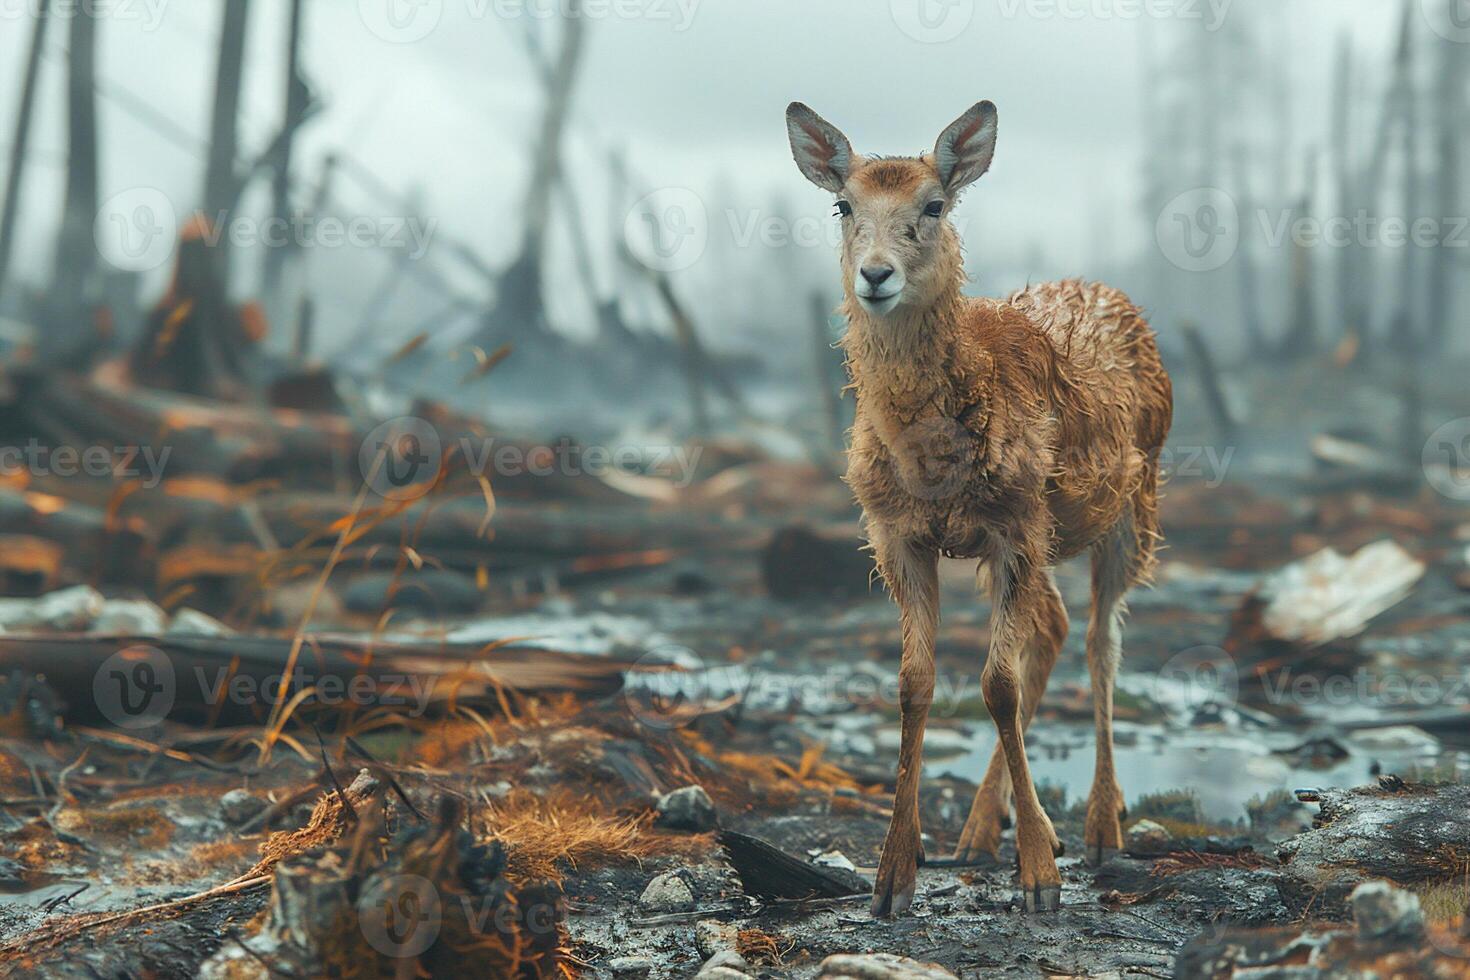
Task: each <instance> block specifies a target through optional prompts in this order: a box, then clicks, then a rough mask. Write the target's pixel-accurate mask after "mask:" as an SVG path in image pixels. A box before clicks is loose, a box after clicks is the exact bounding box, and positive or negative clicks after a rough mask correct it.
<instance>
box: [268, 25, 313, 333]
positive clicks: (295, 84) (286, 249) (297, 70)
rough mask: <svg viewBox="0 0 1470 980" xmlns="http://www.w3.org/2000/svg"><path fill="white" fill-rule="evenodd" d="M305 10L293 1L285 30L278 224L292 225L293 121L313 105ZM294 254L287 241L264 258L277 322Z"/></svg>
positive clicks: (274, 185) (274, 190)
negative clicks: (306, 67)
mask: <svg viewBox="0 0 1470 980" xmlns="http://www.w3.org/2000/svg"><path fill="white" fill-rule="evenodd" d="M303 6H304V2H303V0H291V13H290V19H289V22H288V25H287V29H286V105H285V110H284V119H285V120H286V121H287V123H288V125H287V126H286V127H284V128H283V133H284V138H283V140H282V141H281V145H280V149H279V152H278V154H277V156H276V159H275V160H274V161H273V165H274V167H275V176H274V178H273V179H272V182H271V194H272V206H271V213H272V214H273V215H274V217H275V218H276V220H277V221H289V220H290V217H291V163H292V157H293V155H294V150H295V142H296V140H295V134H296V129H297V127H296V126H293V125H289V124H290V122H291V121H292V120H302V119H305V118H306V115H307V111H308V107H309V106H310V104H311V91H310V90H309V89H308V88H307V86H306V81H305V80H304V79H303V78H302V77H301V30H302V7H303ZM293 251H294V247H293V243H292V240H291V239H290V238H289V237H288V239H287V244H285V245H282V246H280V247H277V248H271V249H268V250H267V251H266V254H265V269H264V271H263V273H262V277H261V284H262V290H261V291H262V293H263V294H264V296H265V298H266V300H267V301H268V302H269V303H271V304H272V308H273V311H274V312H275V313H276V314H277V315H278V318H279V315H280V314H282V313H284V311H285V309H286V305H285V302H284V297H279V298H278V292H279V290H280V288H281V277H282V275H283V273H284V272H285V269H286V261H287V259H288V258H289V257H290V254H289V253H291V252H293Z"/></svg>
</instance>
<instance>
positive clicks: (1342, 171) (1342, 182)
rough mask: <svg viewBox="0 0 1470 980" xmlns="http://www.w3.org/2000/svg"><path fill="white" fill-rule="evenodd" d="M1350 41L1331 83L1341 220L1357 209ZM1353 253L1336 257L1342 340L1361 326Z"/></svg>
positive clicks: (1344, 250)
mask: <svg viewBox="0 0 1470 980" xmlns="http://www.w3.org/2000/svg"><path fill="white" fill-rule="evenodd" d="M1352 81H1353V48H1352V41H1351V40H1350V39H1349V37H1348V35H1347V34H1346V33H1345V32H1344V33H1343V34H1342V35H1341V36H1340V37H1339V38H1338V42H1337V64H1336V67H1335V68H1334V70H1333V82H1332V92H1333V94H1332V167H1333V173H1334V179H1335V180H1336V182H1337V202H1338V211H1339V213H1340V214H1341V215H1342V216H1343V217H1345V218H1346V217H1348V216H1350V215H1351V214H1352V210H1353V208H1354V207H1355V206H1356V205H1357V200H1358V191H1357V187H1356V180H1357V174H1356V171H1355V169H1354V164H1353V153H1352V122H1351V120H1352ZM1356 266H1357V252H1356V251H1355V249H1354V248H1353V243H1352V242H1346V243H1344V244H1343V245H1342V247H1341V248H1340V249H1339V250H1338V254H1337V304H1336V308H1335V310H1334V311H1333V312H1334V314H1335V315H1336V317H1337V324H1336V329H1337V331H1338V332H1339V333H1341V334H1342V335H1343V336H1348V335H1361V334H1362V331H1363V325H1362V323H1361V321H1360V320H1359V319H1358V317H1359V316H1360V313H1361V311H1360V310H1359V309H1357V308H1356V304H1355V303H1354V301H1353V296H1354V295H1355V293H1356V290H1357V288H1358V285H1357V278H1358V271H1357V268H1356Z"/></svg>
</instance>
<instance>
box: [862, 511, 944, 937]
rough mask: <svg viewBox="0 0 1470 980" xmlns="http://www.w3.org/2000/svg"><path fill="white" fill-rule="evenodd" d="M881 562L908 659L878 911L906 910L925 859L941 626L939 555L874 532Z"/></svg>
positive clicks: (903, 668) (902, 673)
mask: <svg viewBox="0 0 1470 980" xmlns="http://www.w3.org/2000/svg"><path fill="white" fill-rule="evenodd" d="M873 546H874V551H875V552H876V554H877V559H878V568H879V570H880V571H881V572H882V573H883V578H884V580H885V581H886V582H887V583H888V588H889V590H890V591H891V592H892V593H893V596H894V598H895V599H897V600H898V608H899V616H900V620H901V625H902V632H903V660H902V662H901V664H900V665H899V668H898V708H899V718H900V728H901V737H900V742H899V750H898V783H897V788H896V790H895V792H894V795H893V819H892V821H891V822H890V823H889V825H888V836H887V838H886V839H885V840H884V841H883V856H882V858H881V859H879V862H878V878H877V880H876V881H875V882H874V884H873V906H872V911H873V915H875V916H885V915H902V914H903V913H904V912H906V911H908V908H909V905H910V904H911V903H912V902H913V900H914V882H915V879H916V876H917V870H918V865H919V773H920V769H921V768H922V765H923V749H924V723H925V721H926V720H927V719H928V717H929V705H930V703H931V702H932V701H933V699H934V632H935V630H936V629H937V628H938V626H939V555H938V553H937V552H935V551H934V550H933V549H932V548H923V547H921V546H919V545H917V544H915V543H913V542H911V541H905V540H891V539H889V538H888V537H887V536H886V535H884V534H882V533H881V532H875V533H874V535H873Z"/></svg>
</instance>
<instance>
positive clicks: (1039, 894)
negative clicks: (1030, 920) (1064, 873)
mask: <svg viewBox="0 0 1470 980" xmlns="http://www.w3.org/2000/svg"><path fill="white" fill-rule="evenodd" d="M1025 897H1026V911H1027V912H1028V913H1035V912H1055V911H1057V910H1058V909H1060V908H1061V907H1062V886H1061V885H1036V886H1035V887H1032V888H1028V889H1026V890H1025Z"/></svg>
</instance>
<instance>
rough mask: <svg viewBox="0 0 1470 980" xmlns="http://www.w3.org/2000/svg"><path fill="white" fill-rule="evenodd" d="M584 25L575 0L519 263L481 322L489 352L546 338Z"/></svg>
mask: <svg viewBox="0 0 1470 980" xmlns="http://www.w3.org/2000/svg"><path fill="white" fill-rule="evenodd" d="M584 20H585V18H584V17H583V16H582V11H581V9H580V3H579V2H578V0H571V2H570V3H569V5H568V10H567V13H566V16H564V17H563V18H561V23H562V38H561V49H560V51H559V52H558V54H557V58H556V63H555V65H554V66H553V67H552V69H551V71H550V73H549V79H548V82H547V87H546V109H545V111H544V113H543V114H542V117H541V129H540V133H539V135H538V137H537V141H536V149H535V151H534V153H533V155H532V157H531V183H530V185H529V186H528V187H527V189H526V198H525V204H524V206H523V207H522V209H521V213H522V214H523V215H524V219H523V220H524V222H525V223H524V225H523V227H522V231H521V245H520V249H519V251H518V252H517V255H516V258H515V260H514V261H512V262H511V264H510V266H509V267H508V268H507V269H506V270H505V271H504V273H502V274H501V275H500V277H499V281H498V284H497V285H498V288H497V295H496V299H495V304H494V305H493V306H492V307H491V308H490V309H489V310H488V311H487V312H486V314H485V316H484V319H483V320H482V322H481V326H480V330H479V335H478V341H479V343H481V344H482V345H483V346H485V347H486V348H487V349H489V347H490V346H491V345H495V344H499V343H501V342H504V341H515V340H517V339H523V338H524V337H526V336H527V335H537V334H539V335H542V339H546V336H547V326H546V312H545V304H544V302H543V299H542V292H541V291H542V285H543V277H542V261H543V252H544V250H545V247H546V236H547V229H548V225H549V223H550V222H549V218H550V213H551V194H552V189H553V187H554V186H555V184H556V182H557V180H558V177H559V175H560V173H561V137H562V130H563V129H564V128H565V127H566V121H567V116H568V115H569V114H570V112H571V103H572V88H573V83H574V82H575V80H576V74H577V66H578V63H579V62H580V61H581V56H582V40H583V36H584Z"/></svg>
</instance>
